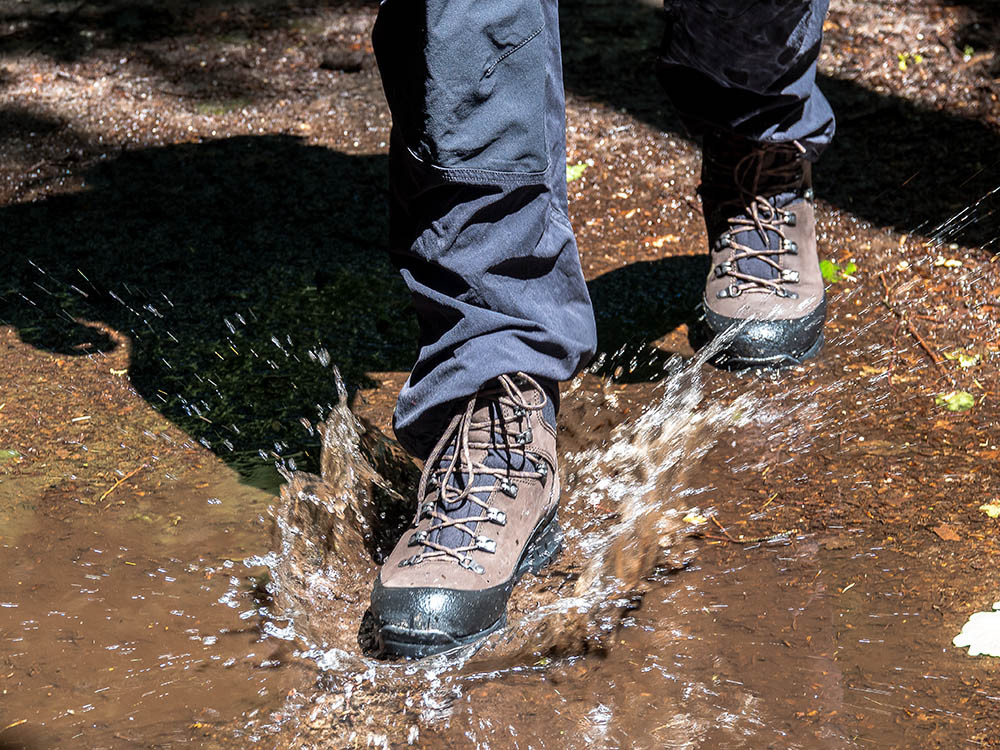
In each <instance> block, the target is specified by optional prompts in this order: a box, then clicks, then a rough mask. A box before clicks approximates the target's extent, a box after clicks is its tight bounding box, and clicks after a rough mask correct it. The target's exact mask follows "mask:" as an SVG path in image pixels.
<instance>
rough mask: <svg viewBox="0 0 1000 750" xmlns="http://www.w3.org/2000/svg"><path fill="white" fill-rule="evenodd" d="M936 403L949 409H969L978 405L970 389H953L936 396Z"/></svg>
mask: <svg viewBox="0 0 1000 750" xmlns="http://www.w3.org/2000/svg"><path fill="white" fill-rule="evenodd" d="M934 403H935V404H937V405H938V406H943V407H944V408H945V409H947V410H948V411H968V410H969V409H971V408H972V407H973V406H975V405H976V399H975V397H974V396H973V395H972V394H971V393H969V392H968V391H951V392H949V393H941V394H939V395H937V396H935V397H934Z"/></svg>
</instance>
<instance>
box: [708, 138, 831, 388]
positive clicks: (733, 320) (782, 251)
mask: <svg viewBox="0 0 1000 750" xmlns="http://www.w3.org/2000/svg"><path fill="white" fill-rule="evenodd" d="M811 167H812V165H811V163H810V162H809V161H808V160H807V159H806V158H805V156H804V149H803V148H802V147H801V146H800V145H799V144H798V143H795V142H793V143H787V144H759V143H754V142H751V141H746V140H742V139H737V138H734V137H726V136H719V135H708V136H706V137H705V149H704V159H703V161H702V185H701V189H700V190H701V196H702V204H703V206H704V213H705V223H706V226H707V228H708V239H709V247H710V250H711V260H712V268H711V271H710V272H709V275H708V281H707V282H706V283H705V296H704V299H703V304H704V307H705V319H706V322H707V324H708V327H709V328H710V329H711V331H712V333H713V334H714V335H719V334H724V343H723V348H722V350H721V351H720V353H719V354H718V355H717V356H716V358H715V363H716V364H717V365H720V366H724V367H728V368H732V369H740V368H746V367H781V366H784V365H795V364H799V363H801V362H802V361H803V360H805V359H808V358H809V357H812V356H814V355H815V354H817V353H818V352H819V350H820V347H822V345H823V321H824V319H825V317H826V296H825V292H824V285H823V276H822V274H821V273H820V270H819V258H818V257H817V255H816V219H815V210H814V207H813V191H812V173H811Z"/></svg>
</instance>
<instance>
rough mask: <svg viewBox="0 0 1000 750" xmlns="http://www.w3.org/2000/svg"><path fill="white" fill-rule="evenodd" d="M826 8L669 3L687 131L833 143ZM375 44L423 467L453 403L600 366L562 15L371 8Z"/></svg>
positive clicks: (506, 0)
mask: <svg viewBox="0 0 1000 750" xmlns="http://www.w3.org/2000/svg"><path fill="white" fill-rule="evenodd" d="M620 1H621V2H630V1H631V2H634V1H636V0H620ZM826 8H827V0H690V1H689V0H666V3H665V10H666V20H667V26H666V33H665V36H664V41H663V45H662V48H661V53H660V65H659V71H658V72H659V75H660V79H661V83H662V85H663V86H664V88H665V90H666V92H667V95H668V96H669V97H670V99H671V100H672V102H673V104H674V105H675V107H676V108H677V109H678V110H679V112H680V114H681V116H682V117H683V118H684V119H685V120H686V121H687V123H688V124H689V125H690V126H691V127H692V128H695V129H704V128H714V129H718V130H723V131H730V132H735V133H738V134H740V135H743V136H745V137H748V138H752V139H757V140H760V141H768V142H772V141H774V142H779V141H790V140H799V141H800V142H802V143H803V144H804V145H805V146H806V147H807V149H808V150H809V152H810V154H811V155H812V156H815V155H818V153H819V152H820V151H821V150H822V148H823V146H825V145H826V143H828V142H829V140H830V137H831V136H832V134H833V128H834V121H833V114H832V112H831V110H830V107H829V105H828V104H827V102H826V100H825V99H824V98H823V96H822V94H820V92H819V91H818V90H817V89H816V85H815V74H816V67H815V61H816V57H817V55H818V53H819V44H820V40H821V34H822V24H823V20H824V17H825V14H826ZM373 41H374V46H375V54H376V57H377V60H378V66H379V70H380V72H381V75H382V84H383V88H384V90H385V95H386V99H387V101H388V104H389V108H390V110H391V112H392V118H393V127H392V136H391V143H390V149H389V161H390V167H389V169H390V194H391V198H390V200H391V206H390V238H389V243H390V253H391V255H392V258H393V260H394V262H395V264H396V265H397V267H398V268H399V270H400V271H401V273H402V275H403V279H404V281H405V283H406V285H407V286H408V287H409V290H410V292H411V294H412V298H413V304H414V307H415V310H416V313H417V317H418V319H419V324H420V342H419V346H420V350H419V355H418V358H417V362H416V363H415V365H414V366H413V370H412V372H411V373H410V376H409V378H408V379H407V381H406V384H405V385H404V386H403V389H402V391H401V392H400V395H399V400H398V402H397V404H396V412H395V419H394V424H395V430H396V434H397V436H398V438H399V439H400V441H401V442H402V443H403V445H404V446H405V447H406V448H407V449H408V450H410V451H411V452H412V453H414V455H417V456H419V457H424V456H426V455H427V453H429V451H430V450H431V448H432V447H433V444H434V442H435V441H436V439H437V437H438V435H439V433H440V431H441V429H442V428H443V422H444V420H445V419H446V417H447V415H448V412H449V411H450V410H451V409H452V408H453V404H454V402H455V401H456V400H457V399H462V398H467V397H468V396H470V395H471V394H473V393H475V392H476V391H477V390H478V389H479V387H480V386H481V385H483V384H484V383H485V382H487V381H488V380H490V379H492V378H494V377H497V376H498V375H502V374H504V373H510V372H516V371H523V372H526V373H528V374H530V375H533V376H535V377H536V378H538V379H540V380H541V381H542V382H546V383H547V384H548V385H550V386H552V387H553V388H554V387H555V383H556V382H558V381H561V380H566V379H568V378H570V377H572V376H573V375H574V374H575V373H576V372H578V371H579V370H580V368H582V367H583V366H584V365H585V364H586V363H587V361H588V360H589V359H590V357H591V356H592V355H593V353H594V350H595V348H596V342H597V335H596V329H595V324H594V315H593V310H592V308H591V304H590V297H589V295H588V293H587V286H586V284H585V282H584V280H583V274H582V271H581V269H580V261H579V255H578V252H577V247H576V241H575V239H574V237H573V229H572V227H571V225H570V222H569V218H568V211H567V199H566V154H565V113H564V108H565V107H564V94H563V84H562V61H561V55H560V43H559V24H558V7H557V0H382V3H381V6H380V8H379V14H378V20H377V22H376V25H375V30H374V34H373ZM664 158H669V155H664Z"/></svg>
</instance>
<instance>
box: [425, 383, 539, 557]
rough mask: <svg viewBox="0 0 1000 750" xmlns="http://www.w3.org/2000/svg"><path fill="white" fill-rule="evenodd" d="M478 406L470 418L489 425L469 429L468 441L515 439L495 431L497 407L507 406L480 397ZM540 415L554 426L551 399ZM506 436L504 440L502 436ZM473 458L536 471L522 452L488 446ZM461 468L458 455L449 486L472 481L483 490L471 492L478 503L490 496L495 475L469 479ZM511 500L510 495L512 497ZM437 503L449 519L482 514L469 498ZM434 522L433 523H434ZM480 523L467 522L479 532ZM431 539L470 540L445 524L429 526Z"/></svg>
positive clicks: (444, 461)
mask: <svg viewBox="0 0 1000 750" xmlns="http://www.w3.org/2000/svg"><path fill="white" fill-rule="evenodd" d="M489 395H490V396H495V394H489ZM476 406H477V408H476V410H475V412H474V413H473V417H472V421H473V422H475V423H477V424H484V423H487V422H488V423H489V425H490V427H482V428H479V429H472V430H470V431H469V441H470V442H474V443H485V442H490V443H492V444H494V445H499V446H503V445H504V444H505V442H507V441H512V440H513V439H514V434H509V435H507V436H504V435H503V434H498V433H497V432H496V431H497V430H498V429H500V426H501V425H502V424H503V417H502V415H501V414H500V412H499V410H500V409H501V408H503V409H509V407H501V406H500V404H499V403H498V402H497V401H496V399H495V398H493V397H491V398H482V397H481V398H480V400H479V402H477V404H476ZM542 417H543V418H544V419H545V421H546V422H549V423H550V424H552V425H553V426H554V425H555V421H556V420H555V405H554V404H553V402H552V399H551V398H549V399H547V403H546V404H545V406H544V407H543V409H542ZM505 438H506V439H505ZM455 449H456V446H455V445H451V446H449V447H448V448H446V449H445V452H444V454H443V455H442V456H441V458H440V459H438V462H437V466H438V467H439V468H442V469H443V468H445V467H447V466H448V464H449V463H451V457H452V455H453V454H454V451H455ZM471 454H472V460H473V461H475V462H479V463H482V464H483V465H484V466H487V467H489V468H491V469H498V470H500V471H504V472H505V471H507V470H511V471H536V470H537V465H536V463H535V462H534V461H532V460H531V459H528V458H526V457H525V456H524V455H522V454H521V453H519V452H517V453H515V452H512V451H511V452H508V451H506V450H503V449H502V448H501V449H499V450H498V449H497V448H490V449H488V450H485V451H484V450H482V449H479V450H476V449H474V450H472V451H471ZM460 468H462V467H461V456H459V466H457V467H456V471H454V472H453V474H452V475H451V477H450V479H449V482H448V484H449V486H451V487H453V488H455V489H457V490H459V491H460V490H462V489H464V488H465V487H467V486H468V485H469V483H470V481H471V483H472V484H473V485H474V486H476V487H483V488H485V489H483V490H482V491H479V492H475V493H473V495H474V496H475V497H476V498H478V499H479V500H480V501H481V502H483V503H485V502H486V501H487V499H488V498H489V495H490V492H491V491H492V489H493V487H495V486H496V484H497V482H498V481H499V480H498V478H497V477H494V476H492V475H490V474H478V475H474V476H473V477H472V478H471V480H470V477H469V475H468V473H465V472H462V471H458V469H460ZM512 499H513V498H512ZM437 505H438V508H439V510H441V511H443V512H444V513H445V514H446V515H447V516H448V517H449V518H452V519H455V520H458V519H462V518H469V517H470V516H478V515H481V514H482V513H483V508H482V506H480V505H477V504H476V503H475V502H473V500H472V497H471V496H470V497H466V498H463V499H461V500H459V501H457V502H454V503H449V502H446V501H445V500H443V499H441V497H440V494H439V496H438V500H437ZM436 525H437V522H435V526H436ZM478 525H479V522H478V521H475V522H473V523H470V524H467V526H468V527H469V528H470V529H471V530H472V531H474V532H478V528H477V527H478ZM430 539H431V541H433V542H436V543H437V544H441V545H444V546H446V547H451V548H452V549H454V548H457V547H465V546H467V545H469V544H471V543H472V537H470V536H469V534H467V533H465V532H464V531H462V530H461V529H459V528H456V527H455V526H448V527H446V528H444V529H436V528H433V527H432V530H431V533H430Z"/></svg>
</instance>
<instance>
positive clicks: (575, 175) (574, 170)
mask: <svg viewBox="0 0 1000 750" xmlns="http://www.w3.org/2000/svg"><path fill="white" fill-rule="evenodd" d="M589 166H590V165H589V164H587V163H586V162H583V161H581V162H578V163H576V164H567V165H566V182H572V181H573V180H579V179H580V178H581V177H583V173H584V172H586V171H587V167H589Z"/></svg>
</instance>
